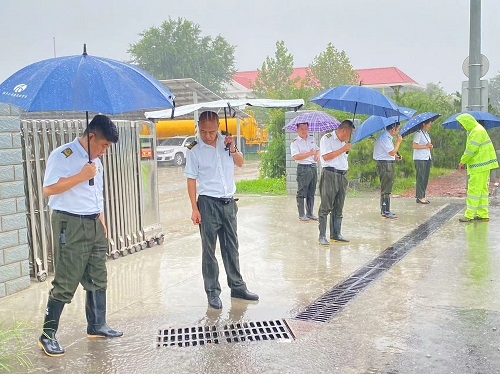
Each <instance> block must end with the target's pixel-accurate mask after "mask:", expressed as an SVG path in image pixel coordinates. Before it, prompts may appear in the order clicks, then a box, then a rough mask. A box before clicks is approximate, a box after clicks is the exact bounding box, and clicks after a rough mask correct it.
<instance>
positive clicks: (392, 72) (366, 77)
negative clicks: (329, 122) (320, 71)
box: [233, 67, 417, 89]
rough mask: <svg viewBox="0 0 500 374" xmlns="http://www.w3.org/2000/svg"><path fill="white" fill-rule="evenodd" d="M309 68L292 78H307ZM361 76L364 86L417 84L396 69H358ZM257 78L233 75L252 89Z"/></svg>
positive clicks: (247, 74) (247, 73)
mask: <svg viewBox="0 0 500 374" xmlns="http://www.w3.org/2000/svg"><path fill="white" fill-rule="evenodd" d="M307 70H308V68H294V69H293V73H292V75H291V76H290V77H291V78H295V77H300V78H305V76H306V74H307ZM356 72H357V73H358V76H359V80H358V83H359V81H361V82H362V84H363V85H366V86H371V85H376V84H387V85H390V84H401V83H406V84H417V82H415V81H414V80H413V79H412V78H410V77H409V76H408V75H406V74H405V73H403V72H402V71H401V70H399V69H398V68H396V67H387V68H372V69H358V70H356ZM256 78H257V70H253V71H238V72H237V73H236V74H234V75H233V80H235V81H236V82H238V83H239V84H241V85H242V86H244V87H246V88H248V89H250V84H251V83H253V82H255V79H256Z"/></svg>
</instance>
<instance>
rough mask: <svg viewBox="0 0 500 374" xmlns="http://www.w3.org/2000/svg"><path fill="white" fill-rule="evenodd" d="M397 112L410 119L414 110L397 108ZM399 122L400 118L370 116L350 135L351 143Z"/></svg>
mask: <svg viewBox="0 0 500 374" xmlns="http://www.w3.org/2000/svg"><path fill="white" fill-rule="evenodd" d="M399 111H400V112H401V113H403V114H404V116H405V118H406V117H411V116H412V115H413V113H415V112H416V110H415V109H411V108H403V107H399ZM400 120H401V117H400V116H393V117H387V118H386V117H380V116H370V117H369V118H368V119H367V120H366V121H364V122H363V123H362V124H361V125H360V126H359V127H358V128H357V129H356V130H355V131H354V134H353V135H352V139H351V143H353V144H354V143H357V142H359V141H361V140H363V139H365V138H367V137H369V136H371V135H373V134H375V133H376V132H378V131H380V130H383V129H385V128H386V127H387V126H389V125H392V124H393V123H396V122H399V121H400Z"/></svg>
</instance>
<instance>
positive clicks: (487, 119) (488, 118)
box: [442, 111, 500, 130]
mask: <svg viewBox="0 0 500 374" xmlns="http://www.w3.org/2000/svg"><path fill="white" fill-rule="evenodd" d="M464 113H469V114H470V115H471V116H472V117H474V118H475V119H476V121H480V122H481V124H482V125H483V127H484V128H485V129H491V128H493V127H498V126H500V118H498V117H496V116H494V115H493V114H491V113H488V112H480V111H469V112H462V113H457V114H454V115H452V116H450V117H448V118H447V119H446V120H445V121H444V122H443V123H442V125H443V127H444V128H445V129H454V130H461V129H463V127H462V126H461V125H460V123H458V121H457V117H458V116H459V115H460V114H464Z"/></svg>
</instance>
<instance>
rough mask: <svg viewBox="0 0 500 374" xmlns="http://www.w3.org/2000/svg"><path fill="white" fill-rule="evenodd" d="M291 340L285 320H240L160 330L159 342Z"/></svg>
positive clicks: (199, 343)
mask: <svg viewBox="0 0 500 374" xmlns="http://www.w3.org/2000/svg"><path fill="white" fill-rule="evenodd" d="M272 340H277V341H291V340H293V334H292V333H291V331H290V328H289V327H288V326H287V324H286V322H285V321H284V320H271V321H257V322H251V321H249V322H238V323H231V324H227V325H224V326H194V327H182V328H168V329H164V330H159V332H158V337H157V339H156V346H157V347H158V348H160V347H196V346H204V345H207V344H220V343H240V342H246V341H249V342H253V341H272Z"/></svg>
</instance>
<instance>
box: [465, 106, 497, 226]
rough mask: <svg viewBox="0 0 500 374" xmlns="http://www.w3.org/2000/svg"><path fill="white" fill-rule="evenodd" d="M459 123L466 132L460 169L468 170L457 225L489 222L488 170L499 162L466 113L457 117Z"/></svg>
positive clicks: (483, 131) (488, 141)
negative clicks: (465, 195) (461, 213)
mask: <svg viewBox="0 0 500 374" xmlns="http://www.w3.org/2000/svg"><path fill="white" fill-rule="evenodd" d="M457 121H458V123H460V124H461V125H462V127H463V128H464V129H465V130H466V131H467V143H466V145H465V151H464V154H463V155H462V157H461V158H460V164H459V168H463V167H464V165H466V166H467V175H468V178H469V180H468V183H467V198H466V205H467V209H466V210H465V214H464V217H461V218H460V219H459V221H460V222H470V221H472V220H474V219H476V220H481V221H489V219H490V218H489V210H488V205H489V200H488V194H489V191H488V178H489V175H490V170H491V169H495V168H498V160H497V157H496V153H495V148H494V147H493V143H492V142H491V139H490V137H489V135H488V133H487V132H486V130H485V129H484V127H483V126H481V125H480V124H479V123H478V122H477V121H476V120H475V119H474V117H472V116H471V115H470V114H468V113H464V114H460V115H459V116H458V117H457Z"/></svg>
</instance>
